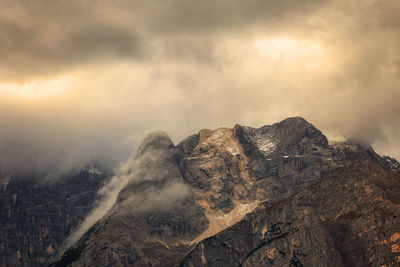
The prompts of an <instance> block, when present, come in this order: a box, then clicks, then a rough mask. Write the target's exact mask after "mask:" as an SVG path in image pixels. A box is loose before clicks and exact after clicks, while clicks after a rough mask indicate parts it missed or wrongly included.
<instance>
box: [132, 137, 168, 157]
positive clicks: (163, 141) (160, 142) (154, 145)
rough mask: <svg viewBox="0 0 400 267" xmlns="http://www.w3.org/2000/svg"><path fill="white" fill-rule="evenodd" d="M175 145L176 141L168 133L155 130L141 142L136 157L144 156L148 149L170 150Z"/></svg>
mask: <svg viewBox="0 0 400 267" xmlns="http://www.w3.org/2000/svg"><path fill="white" fill-rule="evenodd" d="M174 147H175V146H174V143H173V142H172V140H171V138H170V137H169V135H168V134H167V133H165V132H163V131H154V132H151V133H150V134H148V135H147V136H146V137H145V138H144V140H143V141H142V142H141V143H140V145H139V147H138V150H137V152H136V157H140V156H142V155H143V154H144V153H145V152H146V151H148V150H168V149H171V148H174Z"/></svg>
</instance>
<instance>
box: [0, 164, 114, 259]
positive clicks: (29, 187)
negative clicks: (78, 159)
mask: <svg viewBox="0 0 400 267" xmlns="http://www.w3.org/2000/svg"><path fill="white" fill-rule="evenodd" d="M109 176H110V174H109V172H108V171H106V170H104V169H102V168H100V167H98V168H95V167H93V166H91V167H88V168H84V169H82V170H81V171H80V172H78V173H76V174H71V175H67V176H66V177H63V178H60V179H58V180H56V181H50V182H44V181H41V180H40V179H38V178H34V177H27V176H24V177H9V176H5V175H1V174H0V183H1V184H0V185H1V188H0V264H1V266H45V265H47V264H49V263H51V262H52V261H54V260H55V259H56V257H57V256H59V255H58V253H60V252H61V251H60V248H61V246H62V245H63V244H64V241H65V240H66V238H67V237H68V236H69V235H70V234H71V233H72V232H73V231H74V230H75V229H76V228H77V227H78V226H79V224H80V223H81V222H82V221H83V219H84V218H85V217H86V215H87V214H88V213H89V211H90V210H92V208H93V207H94V205H95V201H96V199H97V191H98V189H99V188H101V187H102V185H103V184H104V182H106V181H107V179H108V177H109Z"/></svg>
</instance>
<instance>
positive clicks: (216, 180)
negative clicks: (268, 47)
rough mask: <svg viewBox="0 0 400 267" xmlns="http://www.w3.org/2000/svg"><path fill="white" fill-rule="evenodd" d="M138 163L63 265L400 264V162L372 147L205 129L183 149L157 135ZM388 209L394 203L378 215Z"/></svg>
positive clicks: (310, 131) (306, 133)
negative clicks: (109, 205)
mask: <svg viewBox="0 0 400 267" xmlns="http://www.w3.org/2000/svg"><path fill="white" fill-rule="evenodd" d="M129 166H131V167H129V168H126V170H125V172H124V173H123V176H125V177H128V178H129V179H128V183H127V185H126V186H125V188H124V189H123V190H121V192H120V193H119V195H118V197H117V201H116V203H115V204H114V206H113V207H112V208H111V210H110V211H109V212H108V213H107V215H106V216H105V217H103V218H102V219H101V220H100V221H98V222H97V223H96V224H94V225H93V226H92V227H91V229H89V231H88V232H87V233H86V234H85V235H84V236H83V237H82V238H81V239H80V240H79V241H78V243H77V244H75V245H74V246H73V247H72V248H70V249H69V250H68V251H67V252H66V253H65V254H64V255H63V256H62V258H61V259H60V260H59V261H58V262H56V263H55V264H54V265H55V266H66V265H67V266H94V265H100V266H174V265H179V264H182V265H183V266H199V265H207V266H239V265H247V266H257V264H259V265H260V266H261V265H263V266H264V265H267V266H268V265H274V266H319V265H320V266H341V265H346V266H355V265H354V263H357V264H358V263H360V264H361V263H362V264H364V265H360V266H368V265H371V266H375V265H376V264H375V263H378V262H380V263H382V264H387V266H390V264H389V263H391V264H395V263H394V262H396V260H398V258H396V257H397V256H396V255H397V254H396V253H398V252H400V250H399V249H398V247H399V246H398V241H400V238H398V235H399V234H398V232H399V231H398V230H397V228H396V227H394V226H395V225H399V224H400V220H399V217H397V215H395V214H397V212H398V206H396V205H398V204H397V203H398V202H396V201H397V197H396V196H398V195H399V194H397V195H396V192H398V190H399V174H398V169H399V164H398V162H397V161H396V160H394V159H392V158H389V157H383V158H381V157H380V156H379V155H377V154H376V153H375V152H374V151H373V149H372V148H371V147H369V146H368V145H364V144H358V143H353V142H344V143H336V144H331V145H330V144H329V143H328V141H327V139H326V137H325V136H324V135H323V134H322V133H321V132H320V131H319V130H318V129H316V128H315V127H314V126H313V125H312V124H310V123H308V122H307V121H305V120H304V119H302V118H298V117H296V118H289V119H286V120H284V121H281V122H279V123H276V124H274V125H268V126H264V127H261V128H259V129H254V128H250V127H243V126H239V125H236V126H235V127H234V128H233V129H228V128H220V129H217V130H201V131H200V132H199V133H198V134H195V135H192V136H190V137H188V138H187V139H185V140H184V141H182V142H181V143H179V144H178V145H177V146H175V145H174V144H173V143H172V141H171V140H170V138H169V137H168V136H167V135H166V134H164V133H160V132H157V133H153V134H151V135H149V136H148V137H147V138H146V139H145V140H144V141H143V143H142V144H141V146H140V147H139V149H138V152H137V154H136V156H135V157H134V158H133V159H132V160H131V162H130V165H129ZM374 179H375V180H374ZM350 183H351V184H350ZM356 183H358V187H357V186H356V185H355V184H356ZM365 185H371V187H365ZM375 185H376V187H377V188H378V189H379V190H378V189H376V188H375V187H374V186H375ZM357 190H358V191H357ZM363 190H364V191H368V192H369V191H370V190H371V192H370V193H369V194H367V193H363V192H364V191H363ZM385 190H386V191H385ZM396 190H397V191H396ZM381 191H382V192H383V191H384V193H382V192H381ZM377 194H380V195H379V196H380V199H381V200H379V197H378V195H377ZM385 194H386V195H385ZM375 195H376V196H375ZM376 199H378V200H376ZM375 200H376V201H375ZM374 201H375V202H374ZM379 201H382V202H379ZM385 201H387V203H390V205H391V206H387V210H383V209H382V210H378V211H376V212H375V210H376V209H377V208H376V207H379V205H382V203H386V202H385ZM377 203H378V204H377ZM379 203H380V204H379ZM389 210H390V211H391V212H392V213H391V212H389ZM372 211H373V212H372ZM374 212H375V213H374ZM380 212H382V213H380ZM246 214H248V215H247V216H246ZM366 214H370V215H368V216H372V217H368V216H367V215H366ZM358 218H359V219H358ZM375 218H376V221H375ZM385 223H387V225H386V224H385ZM371 227H375V228H373V229H375V230H373V231H372V230H371V231H369V230H368V229H370V228H371ZM227 228H228V229H227ZM225 229H226V230H225ZM361 229H362V230H361ZM364 229H366V230H365V231H364ZM362 231H364V232H362ZM385 231H386V232H385ZM359 234H362V235H361V236H360V237H359V238H358V235H359ZM354 235H355V236H354ZM385 235H387V236H385ZM389 235H390V236H389ZM357 238H358V239H357ZM375 238H376V239H375ZM384 240H386V241H384ZM356 241H357V242H356ZM374 242H375V243H376V242H383V243H382V246H386V247H385V248H382V246H379V245H377V244H378V243H376V244H375V243H374ZM396 242H397V243H396ZM390 246H391V247H390ZM387 248H389V250H388V249H387ZM398 256H400V254H399V255H398ZM360 259H362V261H361V260H360ZM393 266H394V265H393Z"/></svg>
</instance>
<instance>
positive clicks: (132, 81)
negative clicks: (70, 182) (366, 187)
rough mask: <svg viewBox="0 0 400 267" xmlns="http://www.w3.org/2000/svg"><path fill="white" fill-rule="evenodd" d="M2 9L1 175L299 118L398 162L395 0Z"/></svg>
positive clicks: (399, 40)
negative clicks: (206, 131)
mask: <svg viewBox="0 0 400 267" xmlns="http://www.w3.org/2000/svg"><path fill="white" fill-rule="evenodd" d="M0 3H1V6H2V10H1V11H0V22H1V23H0V29H1V31H2V32H3V33H5V34H3V35H2V36H1V37H0V126H1V130H0V168H1V169H3V170H5V171H6V172H9V173H15V172H21V171H22V172H28V173H38V175H44V174H43V173H46V176H49V177H52V176H54V177H55V176H58V175H59V174H62V173H65V172H67V171H69V170H71V169H73V168H76V167H79V166H82V165H83V164H85V163H87V161H89V160H91V161H99V162H102V163H103V164H105V163H107V164H108V165H109V166H110V167H115V166H116V165H117V163H118V162H119V161H121V160H126V159H127V158H128V156H129V155H130V154H131V151H132V150H133V149H134V148H135V146H136V144H137V142H138V141H139V140H141V139H142V138H143V137H144V135H145V134H146V133H148V132H150V131H151V130H154V129H162V130H165V131H166V132H168V133H169V134H170V135H171V136H172V138H173V139H174V141H175V142H176V141H179V140H180V139H181V138H183V137H184V136H187V135H189V134H190V133H193V132H197V131H198V130H199V129H201V128H217V127H220V126H228V127H232V126H233V125H234V124H236V123H238V124H243V125H250V126H255V127H258V126H261V125H264V124H270V123H272V122H274V121H278V120H280V119H283V118H285V117H288V116H293V115H299V116H304V117H306V118H307V119H308V120H309V121H311V122H312V123H314V124H315V125H316V126H317V127H318V128H320V129H321V130H323V131H324V132H326V133H328V135H329V136H328V137H331V138H334V139H340V138H357V139H361V140H363V141H367V142H370V143H372V144H373V145H374V147H375V148H376V149H377V151H378V152H380V153H383V154H389V155H392V156H395V157H397V158H400V140H399V139H398V133H399V131H400V105H399V104H398V102H399V100H400V89H399V88H400V79H399V78H400V76H399V66H400V65H399V62H400V54H399V53H398V51H397V48H398V47H399V46H400V27H399V26H400V21H399V19H398V18H399V17H400V14H399V13H400V3H398V1H395V0H389V1H384V2H382V1H373V0H371V1H351V3H350V2H349V1H342V0H340V1H339V0H338V1H312V0H302V1H297V0H296V1H294V0H285V1H279V2H277V1H261V0H251V1H248V0H247V1H244V0H243V1H218V2H215V1H208V0H207V1H184V0H176V1H145V2H143V1H125V0H117V1H112V2H110V1H102V2H99V1H96V2H94V1H86V0H80V1H78V0H76V1H68V2H58V1H40V2H35V3H28V2H24V1H9V0H0ZM49 173H50V175H49Z"/></svg>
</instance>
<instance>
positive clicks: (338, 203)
mask: <svg viewBox="0 0 400 267" xmlns="http://www.w3.org/2000/svg"><path fill="white" fill-rule="evenodd" d="M399 216H400V173H399V172H396V173H393V172H391V171H385V170H384V169H383V168H382V167H381V166H379V165H378V164H377V163H376V162H374V161H373V160H371V159H370V158H368V157H362V158H360V159H358V160H357V161H355V162H354V163H352V164H350V165H349V166H346V167H343V168H340V169H338V170H336V171H333V172H332V173H330V174H328V175H326V176H324V178H323V179H320V180H318V181H316V182H312V183H311V184H310V185H309V186H307V187H306V188H304V189H303V190H301V191H299V192H298V193H296V194H294V195H293V196H291V197H289V198H287V199H285V200H282V201H278V202H274V203H268V202H265V203H263V204H261V205H259V207H258V208H257V209H256V210H255V211H254V212H253V213H251V214H248V215H247V216H246V217H245V218H244V219H243V220H242V221H240V222H239V223H238V224H236V225H234V226H232V227H231V228H229V229H227V230H225V231H223V232H221V233H219V234H217V235H215V236H213V237H210V238H208V239H205V240H203V241H202V242H201V243H199V244H198V245H197V246H196V248H195V249H194V250H193V251H192V252H191V253H190V254H189V256H188V257H187V258H186V259H185V261H184V262H183V263H182V266H399V265H400V246H399V245H400V224H399Z"/></svg>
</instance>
